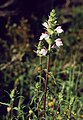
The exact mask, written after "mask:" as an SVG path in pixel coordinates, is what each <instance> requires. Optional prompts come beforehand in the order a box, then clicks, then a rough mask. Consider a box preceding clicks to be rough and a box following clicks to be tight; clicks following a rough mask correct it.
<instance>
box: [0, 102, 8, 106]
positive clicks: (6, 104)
mask: <svg viewBox="0 0 83 120" xmlns="http://www.w3.org/2000/svg"><path fill="white" fill-rule="evenodd" d="M0 104H1V105H5V106H10V104H9V103H3V102H0Z"/></svg>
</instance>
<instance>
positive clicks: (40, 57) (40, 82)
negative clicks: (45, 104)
mask: <svg viewBox="0 0 83 120" xmlns="http://www.w3.org/2000/svg"><path fill="white" fill-rule="evenodd" d="M41 85H42V57H41V56H40V89H41Z"/></svg>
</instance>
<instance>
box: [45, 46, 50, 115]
mask: <svg viewBox="0 0 83 120" xmlns="http://www.w3.org/2000/svg"><path fill="white" fill-rule="evenodd" d="M50 48H51V46H50V45H49V49H48V50H49V55H48V56H47V70H46V82H45V89H44V117H45V113H46V93H47V87H48V73H49V67H50Z"/></svg>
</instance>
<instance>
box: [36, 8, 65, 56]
mask: <svg viewBox="0 0 83 120" xmlns="http://www.w3.org/2000/svg"><path fill="white" fill-rule="evenodd" d="M42 25H43V26H44V29H45V33H42V34H41V36H40V38H39V44H38V48H37V49H38V50H37V54H38V55H43V56H45V55H47V53H48V52H49V53H50V52H51V49H54V48H55V49H56V48H57V47H60V46H62V45H63V42H62V40H61V39H60V37H59V36H60V34H61V33H62V32H63V29H62V27H61V26H57V19H56V12H55V10H54V9H53V10H52V11H51V12H50V15H49V19H48V21H46V22H44V23H43V24H42ZM44 42H46V43H47V44H48V48H46V47H45V45H44ZM42 43H43V45H42ZM40 46H41V47H40Z"/></svg>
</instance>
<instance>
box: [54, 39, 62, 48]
mask: <svg viewBox="0 0 83 120" xmlns="http://www.w3.org/2000/svg"><path fill="white" fill-rule="evenodd" d="M55 43H56V46H57V47H60V46H63V43H62V41H61V39H60V38H57V39H56V40H55Z"/></svg>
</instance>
